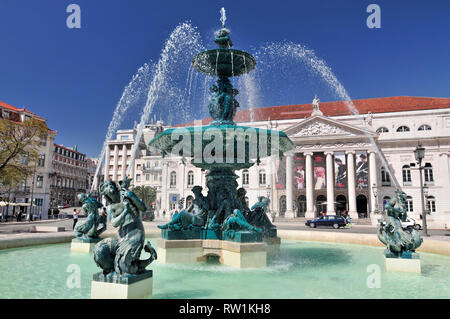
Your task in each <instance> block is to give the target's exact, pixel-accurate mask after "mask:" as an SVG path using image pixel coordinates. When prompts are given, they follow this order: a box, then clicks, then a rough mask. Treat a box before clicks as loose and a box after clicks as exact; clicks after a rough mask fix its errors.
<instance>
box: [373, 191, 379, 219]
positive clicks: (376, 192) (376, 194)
mask: <svg viewBox="0 0 450 319" xmlns="http://www.w3.org/2000/svg"><path fill="white" fill-rule="evenodd" d="M372 193H373V197H375V211H374V213H375V214H376V215H378V214H379V213H380V212H379V211H378V200H377V196H378V187H377V185H376V184H375V183H373V184H372Z"/></svg>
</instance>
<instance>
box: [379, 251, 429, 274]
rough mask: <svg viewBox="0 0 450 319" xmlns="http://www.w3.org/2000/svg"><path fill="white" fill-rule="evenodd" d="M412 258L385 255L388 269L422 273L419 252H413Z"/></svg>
mask: <svg viewBox="0 0 450 319" xmlns="http://www.w3.org/2000/svg"><path fill="white" fill-rule="evenodd" d="M411 256H412V257H411V258H401V257H400V258H396V257H386V256H385V257H384V259H385V261H386V271H399V272H409V273H415V274H420V273H421V272H422V269H421V266H420V258H419V254H417V253H412V254H411Z"/></svg>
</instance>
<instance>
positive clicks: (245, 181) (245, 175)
mask: <svg viewBox="0 0 450 319" xmlns="http://www.w3.org/2000/svg"><path fill="white" fill-rule="evenodd" d="M242 185H248V169H245V170H244V171H243V172H242Z"/></svg>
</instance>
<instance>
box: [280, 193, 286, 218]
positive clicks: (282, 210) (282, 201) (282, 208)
mask: <svg viewBox="0 0 450 319" xmlns="http://www.w3.org/2000/svg"><path fill="white" fill-rule="evenodd" d="M279 208H280V212H279V214H280V217H284V213H286V196H285V195H283V196H281V197H280V202H279Z"/></svg>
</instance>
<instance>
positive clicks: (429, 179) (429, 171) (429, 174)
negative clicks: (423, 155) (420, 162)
mask: <svg viewBox="0 0 450 319" xmlns="http://www.w3.org/2000/svg"><path fill="white" fill-rule="evenodd" d="M423 174H424V176H425V183H428V184H430V183H433V182H434V178H433V167H432V166H431V164H430V163H425V169H424V170H423Z"/></svg>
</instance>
